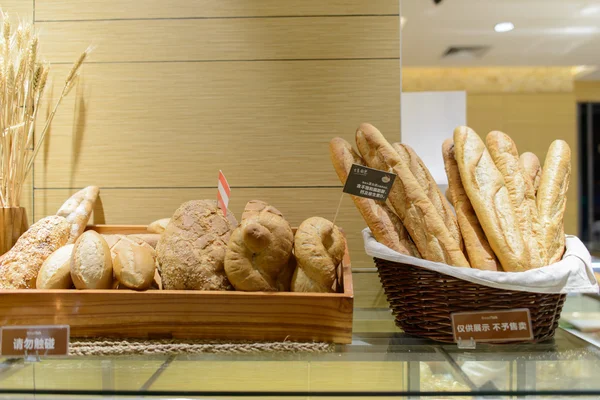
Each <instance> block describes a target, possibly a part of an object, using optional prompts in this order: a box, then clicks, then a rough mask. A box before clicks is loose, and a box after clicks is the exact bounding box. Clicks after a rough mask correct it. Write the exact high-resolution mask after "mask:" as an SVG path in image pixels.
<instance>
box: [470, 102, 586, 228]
mask: <svg viewBox="0 0 600 400" xmlns="http://www.w3.org/2000/svg"><path fill="white" fill-rule="evenodd" d="M467 123H468V124H469V126H471V127H472V128H473V129H475V131H477V133H479V134H480V135H481V136H482V137H485V135H486V134H487V133H488V132H490V131H492V130H500V131H503V132H505V133H507V134H509V135H510V136H511V137H512V138H513V140H514V141H515V143H516V145H517V148H518V149H519V152H521V153H522V152H525V151H531V152H533V153H535V154H536V155H537V156H538V157H539V158H540V162H542V163H543V162H544V159H545V156H546V152H547V150H548V147H549V146H550V143H551V142H552V141H553V140H555V139H562V140H565V141H566V142H567V143H568V144H569V146H570V147H571V151H572V155H573V156H572V157H573V161H572V162H571V168H572V169H571V184H570V186H569V192H568V199H567V210H566V213H565V231H566V233H568V234H575V235H577V234H578V233H579V232H578V231H579V222H578V215H579V214H578V209H579V197H578V192H577V190H578V185H579V184H578V178H579V173H578V168H577V167H578V163H577V162H576V159H577V149H578V145H577V122H576V107H575V97H574V95H573V93H564V94H560V93H559V94H550V93H546V94H493V95H479V94H468V96H467Z"/></svg>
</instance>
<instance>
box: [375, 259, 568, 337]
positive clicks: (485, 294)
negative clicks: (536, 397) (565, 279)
mask: <svg viewBox="0 0 600 400" xmlns="http://www.w3.org/2000/svg"><path fill="white" fill-rule="evenodd" d="M374 260H375V265H376V266H377V270H378V272H379V278H380V280H381V283H382V284H383V289H384V290H385V294H386V296H387V299H388V302H389V303H390V307H391V308H392V311H393V314H394V315H395V318H396V325H398V326H399V327H400V328H402V330H404V332H406V333H408V334H410V335H415V336H421V337H425V338H428V339H433V340H436V341H438V342H450V343H451V342H454V337H453V335H452V322H451V318H450V315H451V314H452V313H455V312H465V311H490V310H503V309H512V308H528V309H529V311H530V314H531V324H532V328H533V336H534V338H533V342H542V341H545V340H548V339H551V338H552V337H553V336H554V332H555V330H556V328H557V327H558V320H559V318H560V312H561V311H562V307H563V304H564V302H565V298H566V295H564V294H545V293H528V292H516V291H510V290H503V289H496V288H492V287H488V286H483V285H479V284H476V283H471V282H467V281H464V280H462V279H458V278H454V277H452V276H449V275H444V274H441V273H439V272H434V271H430V270H427V269H425V268H421V267H417V266H414V265H410V264H402V263H397V262H393V261H387V260H383V259H380V258H375V259H374ZM511 343H515V342H511Z"/></svg>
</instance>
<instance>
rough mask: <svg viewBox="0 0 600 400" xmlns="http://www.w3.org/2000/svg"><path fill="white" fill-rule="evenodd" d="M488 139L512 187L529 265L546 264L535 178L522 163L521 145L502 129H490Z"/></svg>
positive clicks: (505, 181) (508, 184) (489, 147)
mask: <svg viewBox="0 0 600 400" xmlns="http://www.w3.org/2000/svg"><path fill="white" fill-rule="evenodd" d="M486 142H487V148H488V151H489V152H490V155H491V156H492V160H493V161H494V164H496V167H497V168H498V171H500V173H501V174H502V177H503V178H504V183H505V185H506V188H507V189H508V196H509V197H510V201H511V204H512V206H513V208H514V210H515V216H516V218H517V222H518V227H519V229H520V231H521V235H522V236H523V240H524V241H525V254H526V255H527V256H528V257H529V268H530V269H533V268H539V267H542V266H544V265H545V263H546V250H545V249H544V246H543V245H542V243H541V242H542V237H541V229H540V221H539V218H538V211H537V206H536V203H535V194H534V192H533V185H532V184H531V181H530V180H529V179H528V178H527V176H526V175H525V174H524V173H523V171H522V170H521V167H520V165H519V153H518V151H517V146H516V145H515V142H513V140H512V139H511V138H510V137H509V136H508V135H507V134H505V133H502V132H499V131H493V132H490V133H489V134H488V135H487V137H486Z"/></svg>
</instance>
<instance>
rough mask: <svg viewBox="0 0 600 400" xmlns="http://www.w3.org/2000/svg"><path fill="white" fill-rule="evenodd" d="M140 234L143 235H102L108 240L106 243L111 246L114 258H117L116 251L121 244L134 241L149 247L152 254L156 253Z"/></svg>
mask: <svg viewBox="0 0 600 400" xmlns="http://www.w3.org/2000/svg"><path fill="white" fill-rule="evenodd" d="M139 236H141V235H121V234H112V235H102V237H103V238H104V240H106V244H108V247H109V248H110V252H111V254H112V258H113V259H114V258H115V255H116V253H115V251H116V249H117V248H118V247H119V246H120V245H121V244H125V245H127V244H129V243H134V244H137V245H140V246H143V247H145V248H146V249H148V250H149V251H150V252H151V253H152V254H155V253H156V252H155V250H154V248H153V247H152V246H151V245H150V244H149V243H148V242H147V241H145V240H143V239H141V238H140V237H139Z"/></svg>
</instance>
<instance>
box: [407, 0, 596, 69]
mask: <svg viewBox="0 0 600 400" xmlns="http://www.w3.org/2000/svg"><path fill="white" fill-rule="evenodd" d="M401 13H402V15H403V16H404V17H406V24H405V25H404V28H403V31H402V48H403V50H402V57H403V65H406V66H441V67H445V66H448V67H449V66H575V65H586V66H595V67H599V66H600V0H443V1H442V3H441V4H440V5H437V6H436V5H434V2H433V0H401ZM505 21H510V22H512V23H513V24H514V25H515V29H514V30H513V31H511V32H507V33H496V32H495V31H494V25H495V24H496V23H498V22H505ZM450 46H490V47H491V49H490V50H489V51H488V52H487V53H486V54H485V55H483V56H482V57H481V58H476V57H460V56H459V57H451V58H447V59H442V55H443V53H444V52H445V51H446V49H447V48H448V47H450ZM599 77H600V71H596V72H593V73H592V74H590V75H588V76H586V77H585V78H588V79H598V78H599Z"/></svg>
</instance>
